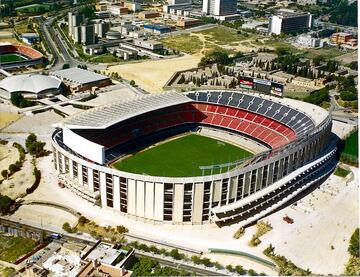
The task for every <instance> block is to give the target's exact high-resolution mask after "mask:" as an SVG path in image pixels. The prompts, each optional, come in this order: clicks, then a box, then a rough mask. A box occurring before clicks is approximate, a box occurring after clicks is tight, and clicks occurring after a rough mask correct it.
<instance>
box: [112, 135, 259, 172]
mask: <svg viewBox="0 0 360 277" xmlns="http://www.w3.org/2000/svg"><path fill="white" fill-rule="evenodd" d="M249 156H252V154H251V153H250V152H248V151H246V150H244V149H242V148H239V147H237V146H234V145H232V144H229V143H226V142H223V141H219V140H216V139H212V138H209V137H204V136H200V135H196V134H190V135H186V136H183V137H179V138H175V139H173V140H169V141H167V142H164V143H162V144H159V145H157V146H154V147H150V148H148V149H145V150H144V151H140V152H138V153H136V154H134V155H132V156H129V157H126V158H124V159H122V160H119V161H117V162H115V163H114V164H112V166H113V167H114V168H116V169H119V170H122V171H126V172H131V173H137V174H146V175H151V176H164V177H186V176H189V177H190V176H201V175H202V170H201V169H200V168H199V166H208V165H215V164H222V163H228V162H233V161H236V160H240V159H242V158H245V157H249ZM226 170H227V168H224V169H222V172H225V171H226ZM212 173H213V174H215V173H220V169H216V170H213V172H212ZM209 174H211V172H210V170H206V172H204V175H209Z"/></svg>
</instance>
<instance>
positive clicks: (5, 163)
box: [0, 142, 19, 186]
mask: <svg viewBox="0 0 360 277" xmlns="http://www.w3.org/2000/svg"><path fill="white" fill-rule="evenodd" d="M11 145H12V143H11V142H9V143H8V144H7V145H1V146H0V169H1V170H3V169H7V168H8V167H9V165H11V164H13V163H15V162H16V161H17V160H18V159H19V152H18V151H17V149H16V148H15V147H12V146H11ZM2 179H3V177H2V176H0V180H2ZM0 186H1V185H0Z"/></svg>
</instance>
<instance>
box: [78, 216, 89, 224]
mask: <svg viewBox="0 0 360 277" xmlns="http://www.w3.org/2000/svg"><path fill="white" fill-rule="evenodd" d="M78 222H79V224H81V225H84V224H86V223H88V222H89V220H88V219H87V218H86V217H85V216H80V217H79V219H78Z"/></svg>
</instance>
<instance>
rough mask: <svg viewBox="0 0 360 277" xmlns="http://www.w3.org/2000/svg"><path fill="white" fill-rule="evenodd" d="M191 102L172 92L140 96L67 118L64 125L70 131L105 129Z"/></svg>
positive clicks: (183, 96)
mask: <svg viewBox="0 0 360 277" xmlns="http://www.w3.org/2000/svg"><path fill="white" fill-rule="evenodd" d="M191 101H192V100H191V99H190V98H188V97H187V96H185V95H183V94H180V93H174V92H170V93H159V94H152V95H151V94H147V95H141V96H137V97H136V98H134V99H133V100H130V101H121V102H117V103H114V104H111V105H104V106H100V107H97V108H93V109H91V110H87V111H85V112H82V113H80V114H77V115H74V116H72V117H70V118H68V119H67V120H65V121H64V124H65V125H66V126H67V127H68V128H70V129H71V128H73V129H105V128H107V127H110V126H112V125H114V124H116V123H118V122H120V121H123V120H126V119H129V118H131V117H134V116H137V115H140V114H143V113H146V112H151V111H154V110H157V109H161V108H165V107H169V106H173V105H177V104H182V103H188V102H191Z"/></svg>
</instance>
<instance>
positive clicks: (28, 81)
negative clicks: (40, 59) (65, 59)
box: [0, 74, 61, 94]
mask: <svg viewBox="0 0 360 277" xmlns="http://www.w3.org/2000/svg"><path fill="white" fill-rule="evenodd" d="M60 85H61V81H60V80H59V79H58V78H56V77H54V76H47V75H41V74H23V75H14V76H9V77H6V78H4V79H3V80H1V81H0V89H4V90H6V91H7V92H9V93H11V92H17V91H20V92H24V91H26V92H31V93H36V94H37V93H40V92H42V91H44V90H48V89H58V88H59V87H60Z"/></svg>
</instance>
